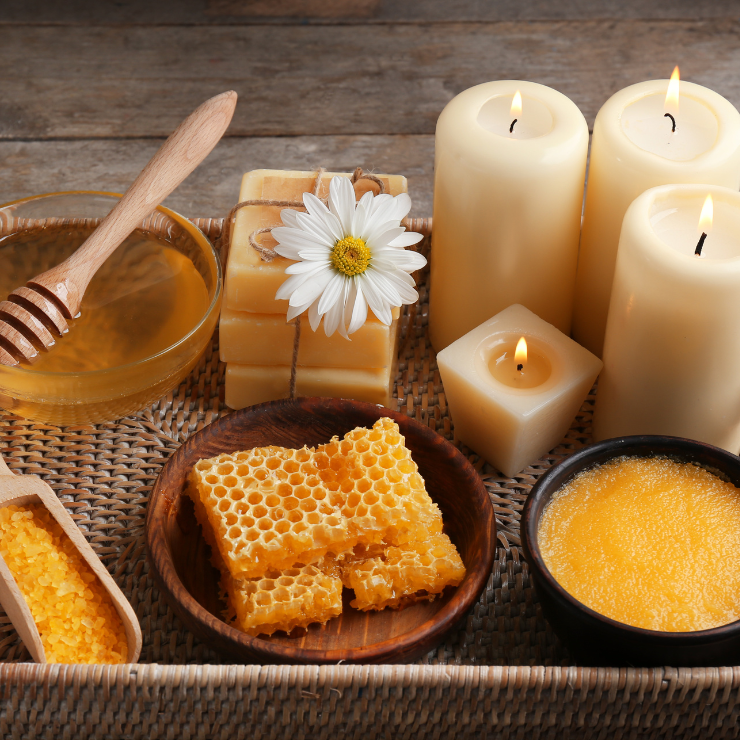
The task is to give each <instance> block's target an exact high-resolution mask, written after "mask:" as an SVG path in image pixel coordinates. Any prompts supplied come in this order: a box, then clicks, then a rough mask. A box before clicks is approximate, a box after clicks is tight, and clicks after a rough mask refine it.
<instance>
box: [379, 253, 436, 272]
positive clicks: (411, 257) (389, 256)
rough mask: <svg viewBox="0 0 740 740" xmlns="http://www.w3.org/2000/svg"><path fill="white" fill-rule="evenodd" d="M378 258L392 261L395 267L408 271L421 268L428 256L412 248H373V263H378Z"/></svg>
mask: <svg viewBox="0 0 740 740" xmlns="http://www.w3.org/2000/svg"><path fill="white" fill-rule="evenodd" d="M378 260H385V261H388V262H391V263H392V264H393V266H394V267H396V268H397V269H399V270H405V271H406V272H414V271H415V270H421V268H422V267H424V265H426V263H427V258H426V257H425V256H424V255H423V254H419V253H418V252H414V251H412V250H410V249H408V250H407V249H393V248H390V249H389V248H386V249H378V250H377V251H375V250H373V265H374V266H375V265H377V263H378Z"/></svg>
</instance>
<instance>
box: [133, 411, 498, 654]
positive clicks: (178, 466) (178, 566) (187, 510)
mask: <svg viewBox="0 0 740 740" xmlns="http://www.w3.org/2000/svg"><path fill="white" fill-rule="evenodd" d="M383 416H388V417H390V418H392V419H393V420H394V421H396V422H397V423H398V425H399V427H400V429H401V434H403V435H404V436H405V437H406V446H407V447H408V448H409V449H410V450H411V453H412V456H413V459H414V460H415V461H416V463H417V464H418V466H419V472H420V473H421V475H422V476H423V478H424V480H425V482H426V486H427V490H428V492H429V495H430V496H431V497H432V499H433V500H434V501H435V502H436V503H437V504H438V505H439V507H440V509H441V510H442V515H443V517H444V522H445V532H446V533H447V534H448V535H449V537H450V539H451V540H452V541H453V542H454V543H455V545H456V546H457V548H458V550H459V552H460V556H461V557H462V560H463V562H464V563H465V567H466V569H467V575H466V576H465V580H464V581H463V582H462V583H461V584H460V586H458V587H457V588H456V589H447V590H446V591H445V594H444V595H443V596H442V597H440V598H437V599H436V600H435V601H433V602H431V603H429V602H423V603H418V604H414V605H413V606H410V607H408V608H406V609H403V610H400V611H394V610H391V609H385V610H383V611H381V612H360V611H357V610H355V609H352V608H351V607H350V606H349V601H350V600H351V599H352V592H351V591H349V590H348V589H345V591H344V609H343V613H342V614H341V616H339V617H337V618H336V619H332V620H330V621H329V622H328V623H327V624H326V625H323V626H322V625H311V626H310V627H309V628H308V629H307V630H304V631H302V632H301V633H300V634H296V633H295V631H294V633H292V634H291V635H286V634H285V633H277V634H275V635H272V636H271V637H259V638H257V637H250V636H249V635H246V634H244V633H243V632H240V631H239V630H237V629H234V628H233V627H230V626H229V625H227V624H226V623H225V622H224V621H222V619H221V613H222V611H223V608H224V605H223V603H222V602H221V601H219V596H218V574H217V571H215V569H214V568H213V567H212V566H211V564H210V561H209V559H208V547H207V545H206V544H205V543H204V541H203V539H202V536H201V533H200V528H199V526H198V524H197V522H196V520H195V515H194V513H193V505H192V502H191V500H190V499H189V498H188V497H187V496H186V495H184V493H183V488H184V485H185V483H186V480H187V476H188V474H189V472H190V470H191V469H192V467H193V465H194V464H195V463H196V462H197V461H198V460H199V459H201V458H206V457H213V456H215V455H218V454H220V453H222V452H234V451H236V450H247V449H251V448H253V447H263V446H265V445H279V446H282V447H302V446H303V445H308V446H310V447H312V446H315V445H319V444H322V443H325V442H328V441H329V440H330V439H331V438H332V437H333V436H334V435H339V437H340V438H341V437H342V436H343V435H344V434H345V433H346V432H348V431H350V430H352V429H354V428H355V427H358V426H363V427H370V426H372V424H373V423H374V422H375V421H377V419H379V418H381V417H383ZM146 540H147V547H148V552H149V560H150V563H151V565H152V571H153V574H154V578H155V580H156V582H157V585H158V586H159V588H160V590H161V591H162V592H163V593H164V594H165V595H166V597H167V599H168V600H169V601H170V603H171V604H172V607H173V608H174V610H175V612H176V613H177V614H178V616H179V617H180V618H181V619H182V621H183V622H184V623H185V625H186V626H187V627H188V628H189V629H190V630H191V631H192V632H193V633H195V634H196V635H197V636H198V637H199V638H200V639H201V640H203V641H204V642H205V643H207V644H208V645H210V646H211V647H213V648H215V649H216V650H218V651H219V652H221V653H223V654H224V656H226V657H227V658H229V659H231V660H234V659H237V660H243V661H246V662H260V663H336V662H338V661H342V662H344V663H388V662H408V661H411V660H414V659H415V658H417V657H419V656H421V655H423V654H424V653H426V652H428V651H429V650H431V649H433V648H434V647H435V646H436V645H437V644H438V643H439V642H441V641H442V639H443V638H444V637H445V635H446V634H447V633H448V632H449V631H450V630H451V629H453V628H454V627H455V625H456V624H457V623H458V622H459V621H460V620H461V619H462V618H464V616H465V615H466V613H467V612H468V610H469V609H470V608H471V607H472V606H473V604H474V603H475V601H476V599H477V598H478V595H479V594H480V592H481V591H482V590H483V587H484V586H485V584H486V581H487V579H488V576H489V574H490V572H491V566H492V563H493V556H494V552H495V543H496V522H495V518H494V513H493V506H492V505H491V501H490V499H489V497H488V493H487V491H486V488H485V486H484V485H483V482H482V481H481V479H480V477H479V476H478V474H477V473H476V472H475V470H474V469H473V466H472V465H471V464H470V463H469V462H468V460H467V459H466V458H465V456H464V455H463V454H462V453H461V452H460V451H459V450H458V449H456V448H455V447H454V446H453V445H451V444H450V443H449V442H447V441H446V440H445V439H443V438H442V437H440V436H439V435H438V434H437V433H436V432H433V431H432V430H431V429H429V428H428V427H426V426H423V425H422V424H419V423H418V422H417V421H414V420H413V419H410V418H409V417H407V416H404V415H402V414H399V413H396V412H393V411H390V410H389V409H386V408H383V407H381V406H376V405H373V404H369V403H359V402H356V401H346V400H341V399H332V398H299V399H296V400H294V401H289V400H284V401H273V402H271V403H263V404H260V405H258V406H252V407H250V408H248V409H244V410H242V411H237V412H235V413H233V414H230V415H228V416H226V417H224V418H222V419H220V420H219V421H216V422H214V423H213V424H211V425H209V426H207V427H206V428H205V429H203V430H202V431H200V432H198V433H197V434H195V435H193V436H192V437H191V438H190V439H189V440H188V441H187V442H185V444H183V445H182V447H180V448H179V449H178V450H177V452H176V453H175V454H174V455H173V456H172V458H171V459H170V460H169V461H168V462H167V464H166V465H165V466H164V468H163V469H162V472H161V473H160V475H159V478H158V479H157V482H156V484H155V486H154V490H153V491H152V495H151V500H150V502H149V511H148V513H147V519H146Z"/></svg>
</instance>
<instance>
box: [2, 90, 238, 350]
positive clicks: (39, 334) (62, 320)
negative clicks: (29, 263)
mask: <svg viewBox="0 0 740 740" xmlns="http://www.w3.org/2000/svg"><path fill="white" fill-rule="evenodd" d="M235 106H236V93H235V92H233V91H229V92H225V93H221V94H220V95H216V97H215V98H211V99H210V100H206V102H205V103H203V105H201V106H200V107H199V108H196V110H195V111H193V113H191V114H190V115H189V116H188V117H187V118H186V119H185V120H184V121H183V122H182V123H181V124H180V125H179V126H178V127H177V128H176V129H175V131H174V132H173V133H172V135H171V136H170V137H169V139H167V141H165V143H164V144H162V146H161V147H160V149H159V151H158V152H157V153H156V154H155V155H154V156H153V157H152V159H151V160H150V161H149V163H148V164H147V165H146V167H144V169H143V170H142V171H141V173H140V174H139V176H138V177H137V178H136V180H134V182H133V183H132V184H131V187H129V189H128V190H127V191H126V192H125V193H124V195H123V197H122V198H121V200H120V201H119V202H118V203H117V204H116V206H115V207H114V208H113V210H112V211H111V212H110V213H109V214H108V215H107V216H106V217H105V218H104V219H103V221H102V222H101V224H100V226H98V228H97V229H95V231H94V232H93V233H92V234H91V235H90V237H89V238H88V239H87V240H86V241H85V243H84V244H83V245H82V246H81V247H80V248H79V249H78V250H77V251H76V252H75V253H74V254H73V255H72V256H71V257H68V258H67V259H66V260H65V261H64V262H62V263H61V264H59V265H57V266H56V267H53V268H52V269H51V270H47V271H46V272H43V273H41V275H37V276H36V277H35V278H33V280H30V281H29V282H28V283H27V284H26V286H25V287H23V288H17V289H16V290H14V291H13V292H12V293H11V294H10V295H9V296H8V300H7V301H3V302H2V303H0V365H18V364H19V363H20V362H23V361H25V362H32V361H33V360H34V359H35V358H36V357H37V356H38V354H39V349H41V350H48V349H49V348H50V347H52V346H53V345H54V342H55V338H54V337H55V336H62V335H64V334H66V333H67V332H68V331H69V326H68V325H67V319H72V318H75V317H76V316H77V315H78V314H79V312H80V303H81V301H82V296H83V295H84V293H85V290H86V289H87V286H88V284H89V282H90V280H91V279H92V277H93V275H94V274H95V273H96V272H97V271H98V269H99V268H100V266H101V265H102V264H103V263H104V262H105V260H106V259H108V257H109V256H110V255H111V254H112V253H113V252H114V251H115V250H116V248H117V247H118V246H119V245H120V244H121V242H122V241H123V240H124V239H125V238H126V237H127V236H128V235H129V234H130V233H131V232H132V231H133V230H134V228H136V226H137V225H138V224H139V222H140V221H141V220H142V219H143V218H144V217H145V216H147V215H148V214H149V213H151V211H153V210H154V209H155V208H156V207H157V206H158V205H159V204H160V203H161V202H162V201H163V200H164V199H165V198H166V197H167V196H168V195H169V194H170V193H171V192H172V191H173V190H174V189H175V188H176V187H177V186H178V185H179V184H180V183H181V182H182V181H183V180H184V179H185V178H186V177H187V176H188V175H189V174H190V173H191V172H192V171H193V170H194V169H195V168H196V167H197V166H198V165H199V164H200V163H201V162H202V161H203V159H205V157H206V156H207V155H208V153H209V152H210V151H211V150H212V149H213V147H214V146H216V144H217V143H218V141H219V139H220V138H221V137H222V136H223V134H224V132H225V131H226V128H227V127H228V125H229V122H230V121H231V116H232V115H233V113H234V108H235ZM94 349H95V348H94V347H90V351H94Z"/></svg>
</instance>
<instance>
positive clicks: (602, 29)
mask: <svg viewBox="0 0 740 740" xmlns="http://www.w3.org/2000/svg"><path fill="white" fill-rule="evenodd" d="M268 13H272V15H268ZM738 16H740V3H738V2H736V0H720V1H718V2H712V1H711V0H672V1H669V0H657V1H655V2H644V0H624V2H606V1H605V0H593V1H591V0H576V1H575V2H547V1H546V0H511V1H510V2H502V1H501V0H496V1H495V2H483V1H482V0H463V1H460V2H457V1H456V2H450V1H449V0H407V1H405V2H404V1H401V2H399V1H398V0H272V1H271V0H182V1H178V0H159V1H157V0H123V1H122V2H115V3H114V2H99V3H90V2H87V1H86V0H69V1H68V2H65V3H58V2H55V3H52V2H42V1H41V0H4V2H3V3H2V18H1V19H0V25H1V26H2V43H0V65H1V68H2V70H3V71H4V74H3V76H2V79H0V163H1V164H0V167H2V170H1V171H0V175H1V177H0V202H5V201H7V200H10V199H12V198H15V197H21V196H25V195H30V194H33V193H38V192H48V191H53V190H65V189H74V188H92V189H103V190H119V191H120V190H122V189H124V188H125V187H126V185H127V184H128V183H129V182H130V181H131V180H132V179H133V177H134V175H135V174H136V172H137V171H138V169H139V168H140V167H142V166H143V165H144V163H145V162H146V160H147V159H148V157H149V156H151V154H152V153H153V152H154V151H155V150H156V148H157V146H158V145H159V143H160V142H161V140H162V139H163V137H165V136H166V135H167V134H168V133H169V132H170V131H171V130H172V129H173V128H174V127H175V126H176V125H177V124H178V123H179V121H180V120H181V119H182V118H184V116H185V115H187V113H188V112H189V111H190V110H192V109H193V108H194V107H195V106H196V105H198V104H199V103H200V102H201V101H202V100H204V99H205V98H207V97H208V96H210V95H212V94H215V93H217V92H220V91H222V90H225V89H229V88H233V89H234V90H236V91H237V92H238V93H239V95H240V103H239V106H238V109H237V113H236V115H235V118H234V121H233V123H232V126H231V128H230V130H229V132H228V136H227V138H226V139H225V140H224V141H223V142H222V143H221V144H220V145H219V147H218V148H217V149H216V151H215V152H214V153H213V154H212V155H211V156H210V157H209V159H208V160H207V161H206V163H204V164H203V165H202V166H201V167H200V168H199V169H198V170H197V171H196V172H195V173H194V174H193V175H192V176H191V178H190V179H189V180H188V182H186V183H185V184H183V185H182V186H181V187H180V188H179V189H178V191H177V192H176V193H174V194H173V195H172V196H171V197H170V199H169V200H168V201H167V202H168V204H169V205H171V206H172V207H173V208H175V209H177V210H180V211H182V212H184V213H186V214H189V215H222V214H224V213H225V212H226V211H228V208H229V205H230V204H231V203H232V202H233V201H234V200H235V199H236V195H237V192H238V185H239V180H240V176H241V174H242V173H243V172H245V171H247V170H250V169H254V168H257V167H275V168H283V167H285V168H313V167H315V166H316V165H318V164H323V165H324V166H326V167H329V168H336V169H350V168H352V167H354V166H355V165H358V164H359V165H362V166H363V167H365V168H367V169H370V170H375V171H393V172H402V173H404V174H406V175H407V176H408V177H409V182H410V187H411V192H412V196H413V197H414V201H415V205H414V214H415V215H429V214H431V209H432V205H431V198H432V178H433V152H434V139H433V136H434V126H435V122H436V119H437V116H438V115H439V112H440V111H441V110H442V108H443V107H444V105H445V104H446V103H447V102H448V101H449V100H450V99H451V98H452V97H453V96H454V95H455V94H457V93H458V92H460V91H461V90H464V89H465V88H467V87H470V86H471V85H475V84H478V83H480V82H485V81H487V80H491V79H500V78H520V79H530V80H534V81H536V82H541V83H543V84H546V85H550V86H552V87H554V88H556V89H558V90H560V91H561V92H563V93H565V94H566V95H568V96H569V97H571V98H572V99H573V100H574V101H575V102H576V104H577V105H578V106H579V107H580V108H581V110H582V111H583V113H584V115H585V116H586V119H587V120H588V122H589V124H592V123H593V119H594V117H595V115H596V113H597V111H598V109H599V107H600V106H601V105H602V103H603V102H604V101H605V100H606V99H607V98H608V97H609V95H611V94H612V93H614V92H615V91H617V90H619V89H620V88H622V87H624V86H626V85H628V84H631V83H633V82H638V81H640V80H644V79H649V78H656V77H667V76H668V75H669V74H670V72H671V70H672V69H673V66H674V64H679V65H680V66H681V71H682V77H683V78H684V79H688V80H692V81H694V82H698V83H700V84H704V85H707V86H709V87H712V88H713V89H715V90H717V91H718V92H720V93H721V94H723V95H725V96H726V97H727V98H728V99H729V100H731V101H732V102H733V103H734V104H735V105H738V106H740V74H738V70H740V23H739V19H738Z"/></svg>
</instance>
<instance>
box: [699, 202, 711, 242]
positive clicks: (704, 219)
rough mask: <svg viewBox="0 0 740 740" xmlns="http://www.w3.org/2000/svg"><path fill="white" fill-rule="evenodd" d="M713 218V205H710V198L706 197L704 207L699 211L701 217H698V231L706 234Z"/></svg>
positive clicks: (709, 229)
mask: <svg viewBox="0 0 740 740" xmlns="http://www.w3.org/2000/svg"><path fill="white" fill-rule="evenodd" d="M713 217H714V205H713V203H712V196H711V195H707V197H706V200H705V201H704V205H703V206H702V209H701V216H699V231H700V232H702V233H704V234H708V233H709V232H710V231H711V229H712V219H713Z"/></svg>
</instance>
